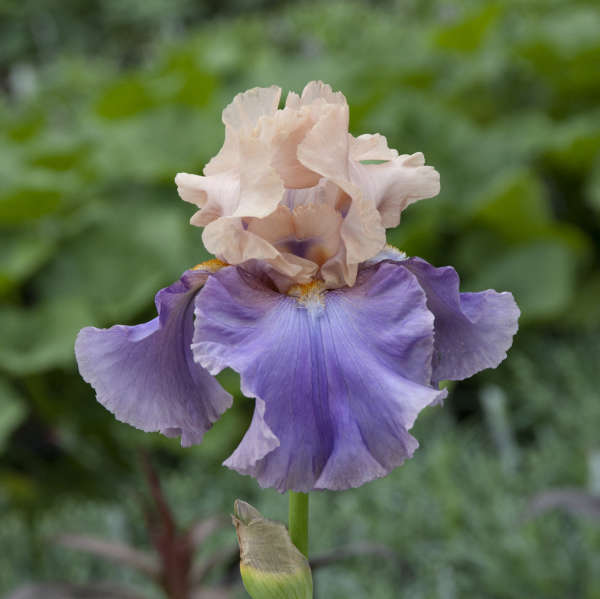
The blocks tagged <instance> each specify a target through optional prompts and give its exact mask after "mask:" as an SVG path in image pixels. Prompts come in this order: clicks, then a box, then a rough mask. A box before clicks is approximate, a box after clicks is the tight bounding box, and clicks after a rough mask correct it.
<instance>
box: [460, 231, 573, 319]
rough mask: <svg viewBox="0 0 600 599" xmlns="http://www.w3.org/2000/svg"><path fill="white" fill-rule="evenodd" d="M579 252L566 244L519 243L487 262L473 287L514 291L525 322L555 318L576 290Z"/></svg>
mask: <svg viewBox="0 0 600 599" xmlns="http://www.w3.org/2000/svg"><path fill="white" fill-rule="evenodd" d="M576 264H577V256H576V254H575V253H574V252H573V251H572V250H571V249H570V248H569V247H568V246H566V245H564V244H561V243H559V242H553V241H539V242H533V243H529V244H527V245H522V246H517V247H516V248H514V249H512V250H509V251H507V252H506V253H504V254H502V255H501V256H499V257H498V258H497V259H496V260H495V261H492V262H490V263H488V264H486V265H485V267H483V268H482V269H481V272H480V273H479V274H477V275H476V276H475V277H474V278H473V280H469V281H468V283H469V284H468V287H469V289H473V290H481V289H487V288H492V289H497V290H498V291H511V292H512V293H513V294H514V296H515V299H516V300H517V303H518V304H519V307H520V309H521V322H522V323H523V322H527V321H532V320H540V319H549V318H555V317H557V316H559V315H560V314H561V312H562V311H563V310H564V309H565V308H566V307H567V305H568V303H569V301H570V299H571V296H572V294H573V290H574V282H575V268H576Z"/></svg>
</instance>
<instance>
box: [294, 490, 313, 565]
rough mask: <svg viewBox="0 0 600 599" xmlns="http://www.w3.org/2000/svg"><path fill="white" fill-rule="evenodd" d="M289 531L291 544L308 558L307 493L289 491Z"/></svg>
mask: <svg viewBox="0 0 600 599" xmlns="http://www.w3.org/2000/svg"><path fill="white" fill-rule="evenodd" d="M289 530H290V538H291V539H292V543H294V545H296V547H297V548H298V550H299V551H301V552H302V553H303V554H304V555H305V556H306V557H308V493H296V492H295V491H290V517H289Z"/></svg>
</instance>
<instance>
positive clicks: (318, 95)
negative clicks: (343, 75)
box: [285, 81, 347, 108]
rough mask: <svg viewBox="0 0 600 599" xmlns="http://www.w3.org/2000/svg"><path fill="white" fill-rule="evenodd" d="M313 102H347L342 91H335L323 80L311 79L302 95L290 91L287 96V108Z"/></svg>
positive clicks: (307, 104)
mask: <svg viewBox="0 0 600 599" xmlns="http://www.w3.org/2000/svg"><path fill="white" fill-rule="evenodd" d="M313 104H342V105H343V104H347V102H346V97H345V96H344V94H343V93H342V92H334V91H333V90H332V89H331V85H329V84H328V83H323V82H322V81H310V82H309V83H307V84H306V85H305V86H304V89H303V90H302V96H299V95H298V94H296V93H294V92H290V93H289V94H288V96H287V98H286V101H285V105H286V107H287V108H301V107H302V106H310V105H313Z"/></svg>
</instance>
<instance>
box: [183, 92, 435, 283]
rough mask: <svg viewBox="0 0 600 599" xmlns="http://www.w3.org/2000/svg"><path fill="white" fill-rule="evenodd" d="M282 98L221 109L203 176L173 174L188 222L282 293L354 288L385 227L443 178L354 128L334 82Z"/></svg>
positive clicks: (264, 96)
mask: <svg viewBox="0 0 600 599" xmlns="http://www.w3.org/2000/svg"><path fill="white" fill-rule="evenodd" d="M280 95H281V90H280V88H278V87H275V86H272V87H269V88H254V89H251V90H249V91H247V92H244V93H242V94H238V95H237V96H236V97H235V98H234V100H233V101H232V102H231V104H229V105H228V106H227V107H226V108H225V110H224V111H223V122H224V124H225V140H224V144H223V147H222V148H221V151H220V152H219V153H218V154H217V156H215V157H214V158H213V159H212V160H211V161H210V162H209V163H208V164H207V165H206V167H205V168H204V176H198V175H192V174H187V173H180V174H179V175H177V177H176V183H177V188H178V191H179V194H180V196H181V197H182V199H184V200H185V201H187V202H190V203H192V204H195V205H196V206H198V208H199V210H198V212H196V214H194V215H193V217H192V219H191V223H192V224H194V225H198V226H204V227H205V230H204V233H203V240H204V243H205V245H206V247H207V249H208V250H209V251H211V252H213V253H214V254H216V255H217V256H218V257H219V258H221V259H223V260H226V261H227V262H228V263H230V264H243V265H245V267H246V268H249V269H250V268H251V269H252V270H253V271H256V270H257V269H258V270H260V269H262V271H263V272H267V271H268V272H269V273H270V274H269V276H270V277H271V278H272V280H273V281H274V282H275V284H276V286H277V287H278V288H279V289H280V290H285V288H286V287H287V286H290V285H292V284H295V283H304V282H308V281H310V280H311V278H314V277H318V278H320V279H321V280H323V281H324V282H325V284H326V286H327V287H330V288H334V287H340V286H343V285H349V286H352V285H353V284H354V282H355V280H356V274H357V270H358V265H359V264H360V263H362V262H364V261H366V260H368V259H370V258H372V257H373V256H375V255H376V254H377V253H378V252H379V251H380V250H381V249H382V248H383V247H384V245H385V228H386V227H392V226H396V225H397V224H398V222H399V221H400V214H401V212H402V211H403V210H404V209H405V208H406V207H407V206H408V205H410V204H411V203H412V202H415V201H417V200H419V199H422V198H426V197H432V196H433V195H436V194H437V193H438V192H439V175H438V173H437V172H436V171H435V170H434V169H433V168H432V167H429V166H425V163H424V158H423V155H422V154H420V153H417V154H413V155H410V156H409V155H402V156H398V152H397V151H396V150H394V149H392V148H389V147H388V144H387V140H386V138H385V137H384V136H382V135H380V134H378V133H376V134H364V135H360V136H358V137H354V136H353V135H351V134H350V133H349V132H348V124H349V108H348V104H347V102H346V98H345V97H344V95H343V94H342V93H340V92H334V91H333V90H332V89H331V87H330V86H329V85H327V84H325V83H323V82H321V81H312V82H310V83H308V84H307V85H306V86H305V88H304V90H303V91H302V94H301V95H298V94H296V93H294V92H290V93H289V94H288V96H287V99H286V103H285V106H284V108H283V109H281V110H278V105H279V101H280ZM372 162H376V163H378V164H373V163H372Z"/></svg>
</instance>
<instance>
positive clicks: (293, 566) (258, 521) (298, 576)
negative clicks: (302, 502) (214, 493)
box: [233, 499, 313, 599]
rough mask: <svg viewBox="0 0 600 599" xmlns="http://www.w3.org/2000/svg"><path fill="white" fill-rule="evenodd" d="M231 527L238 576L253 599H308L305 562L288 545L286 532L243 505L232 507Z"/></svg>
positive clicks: (309, 582)
mask: <svg viewBox="0 0 600 599" xmlns="http://www.w3.org/2000/svg"><path fill="white" fill-rule="evenodd" d="M233 523H234V525H235V529H236V532H237V537H238V543H239V545H240V572H241V574H242V581H243V582H244V587H245V588H246V590H247V591H248V594H249V595H250V596H251V597H252V598H253V599H312V596H313V584H312V575H311V572H310V566H309V565H308V560H307V559H306V558H305V557H304V555H302V553H300V551H298V549H296V546H295V545H294V544H293V543H292V541H291V539H290V535H289V533H288V531H287V528H286V527H285V526H284V525H283V524H281V523H280V522H274V521H273V520H268V519H267V518H263V517H262V515H261V513H260V512H259V511H258V510H257V509H256V508H254V507H252V506H251V505H250V504H248V503H246V502H245V501H241V500H239V499H237V500H236V501H235V504H234V515H233Z"/></svg>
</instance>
